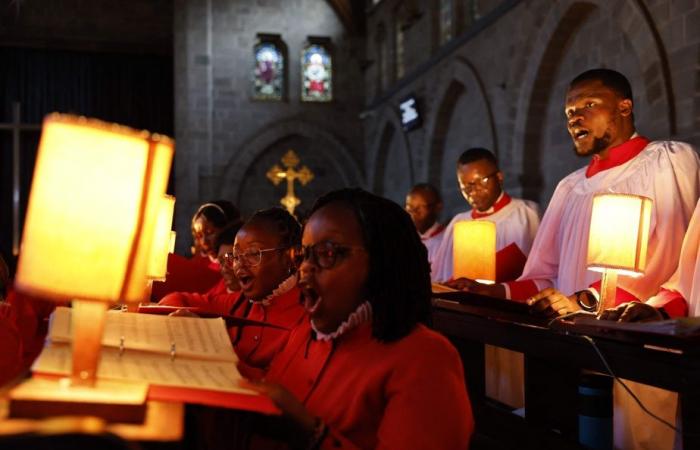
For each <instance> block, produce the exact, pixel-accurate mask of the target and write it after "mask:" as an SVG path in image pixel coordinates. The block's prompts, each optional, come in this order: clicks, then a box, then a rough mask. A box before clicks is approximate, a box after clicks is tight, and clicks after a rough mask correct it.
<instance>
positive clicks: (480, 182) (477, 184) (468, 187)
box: [459, 170, 500, 193]
mask: <svg viewBox="0 0 700 450" xmlns="http://www.w3.org/2000/svg"><path fill="white" fill-rule="evenodd" d="M498 172H500V170H497V171H495V172H493V173H490V174H488V175H485V176H483V177H481V178H478V179H477V180H476V181H472V182H471V183H464V185H462V186H460V188H459V190H460V191H462V192H465V193H467V192H471V191H473V190H474V189H476V188H482V189H483V188H485V187H487V186H488V185H489V180H490V179H491V178H493V177H494V176H496V175H497V174H498Z"/></svg>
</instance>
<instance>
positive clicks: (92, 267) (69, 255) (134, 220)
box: [16, 114, 174, 301]
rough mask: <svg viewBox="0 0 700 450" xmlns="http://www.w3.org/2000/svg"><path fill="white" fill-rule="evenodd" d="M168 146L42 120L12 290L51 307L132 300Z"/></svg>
mask: <svg viewBox="0 0 700 450" xmlns="http://www.w3.org/2000/svg"><path fill="white" fill-rule="evenodd" d="M173 147H174V143H173V141H172V140H170V139H169V138H166V137H161V136H158V135H151V134H149V133H148V132H145V131H141V132H139V131H135V130H132V129H130V128H126V127H122V126H119V125H113V124H108V123H104V122H100V121H97V120H91V119H86V118H83V117H75V116H67V115H61V114H52V115H49V116H47V118H46V119H45V120H44V124H43V129H42V134H41V141H40V143H39V152H38V156H37V161H36V167H35V169H34V178H33V181H32V189H31V193H30V196H29V204H28V207H27V214H26V219H25V225H24V233H23V236H22V248H21V254H20V258H19V264H18V269H17V276H16V285H17V288H18V289H19V290H21V291H24V292H27V293H29V294H35V295H38V296H40V297H43V298H51V299H55V300H59V301H61V300H70V299H73V298H78V299H83V300H97V301H117V300H123V301H138V300H139V299H140V296H141V295H142V293H143V285H144V283H145V282H146V272H147V267H148V259H149V256H150V250H151V247H152V239H153V237H154V231H155V229H156V221H157V212H158V208H157V206H158V204H159V202H160V199H161V198H162V196H163V194H164V193H165V188H166V185H167V182H168V177H169V174H170V165H171V162H172V158H173Z"/></svg>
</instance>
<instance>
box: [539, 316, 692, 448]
mask: <svg viewBox="0 0 700 450" xmlns="http://www.w3.org/2000/svg"><path fill="white" fill-rule="evenodd" d="M580 314H581V312H580V311H574V312H572V313H568V314H564V315H561V316H559V317H555V318H554V319H552V320H550V321H549V322H548V323H547V327H548V328H549V327H551V326H552V324H554V323H555V322H557V321H559V320H563V319H566V318H568V317H571V316H575V315H580ZM579 336H580V337H581V338H582V339H584V340H585V341H587V342H588V343H590V344H591V346H592V347H593V350H595V352H596V353H597V354H598V357H599V358H600V361H601V362H602V363H603V365H604V366H605V370H607V371H608V374H609V375H610V376H611V377H613V379H614V380H615V381H616V382H618V383H620V385H621V386H622V388H623V389H624V390H625V391H626V392H627V393H628V394H629V395H630V396H631V397H632V399H633V400H634V401H635V402H636V403H637V405H639V407H640V408H641V409H642V411H644V413H645V414H647V415H649V416H650V417H652V418H653V419H655V420H657V421H659V422H660V423H662V424H663V425H665V426H666V427H668V428H670V429H671V430H673V431H674V432H675V433H677V434H680V435H682V436H687V437H698V436H700V433H687V432H683V431H682V430H680V429H679V428H677V427H675V426H674V425H673V424H672V423H670V422H668V421H666V420H664V419H662V418H661V417H659V416H657V415H656V414H654V413H653V412H651V411H650V410H649V409H648V408H647V407H646V406H644V403H642V401H641V400H640V399H639V397H637V396H636V395H635V394H634V392H632V390H631V389H630V388H629V387H628V386H627V385H626V384H625V382H624V381H622V379H621V378H620V377H618V376H617V375H615V372H613V370H612V368H611V367H610V365H609V364H608V361H607V360H606V359H605V356H603V353H602V352H601V351H600V349H599V348H598V345H596V343H595V341H594V340H593V338H592V337H590V336H586V335H579Z"/></svg>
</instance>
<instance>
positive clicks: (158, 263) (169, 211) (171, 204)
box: [148, 195, 175, 281]
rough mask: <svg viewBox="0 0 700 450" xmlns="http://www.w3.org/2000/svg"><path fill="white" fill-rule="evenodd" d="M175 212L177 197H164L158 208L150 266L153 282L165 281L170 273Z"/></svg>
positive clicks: (149, 270) (149, 275)
mask: <svg viewBox="0 0 700 450" xmlns="http://www.w3.org/2000/svg"><path fill="white" fill-rule="evenodd" d="M174 211H175V197H173V196H171V195H164V196H163V198H161V200H160V205H159V208H158V217H157V220H156V229H155V234H154V236H153V248H152V250H151V257H150V259H149V264H148V278H149V279H151V280H156V281H165V276H166V275H167V272H168V253H170V241H171V239H172V236H171V228H172V225H173V212H174Z"/></svg>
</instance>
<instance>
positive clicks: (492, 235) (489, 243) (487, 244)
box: [452, 220, 496, 284]
mask: <svg viewBox="0 0 700 450" xmlns="http://www.w3.org/2000/svg"><path fill="white" fill-rule="evenodd" d="M453 242H454V244H453V246H452V251H453V267H454V270H453V273H452V276H453V277H454V278H461V277H464V278H469V279H472V280H476V281H478V282H480V283H485V284H493V283H494V282H495V281H496V224H495V223H493V222H489V221H487V220H464V221H459V222H457V223H455V227H454V241H453Z"/></svg>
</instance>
